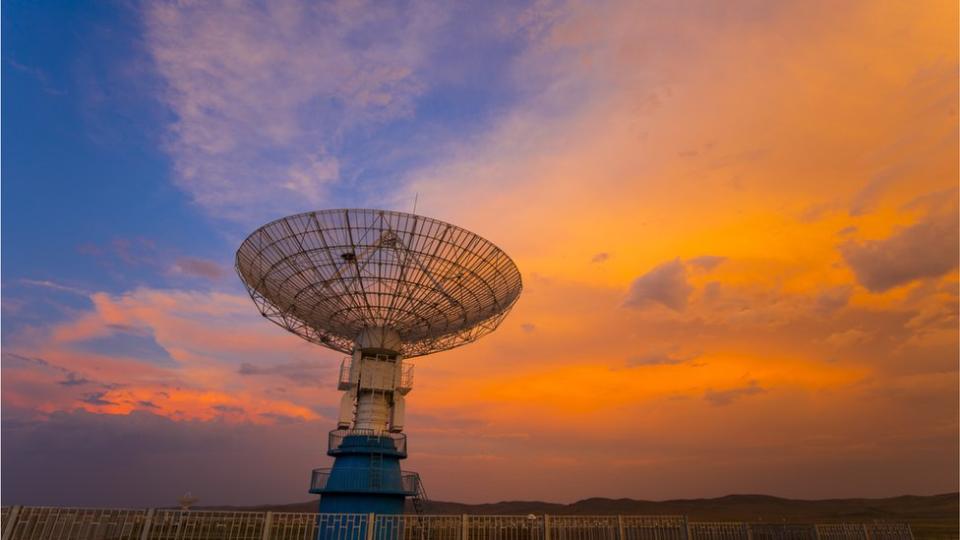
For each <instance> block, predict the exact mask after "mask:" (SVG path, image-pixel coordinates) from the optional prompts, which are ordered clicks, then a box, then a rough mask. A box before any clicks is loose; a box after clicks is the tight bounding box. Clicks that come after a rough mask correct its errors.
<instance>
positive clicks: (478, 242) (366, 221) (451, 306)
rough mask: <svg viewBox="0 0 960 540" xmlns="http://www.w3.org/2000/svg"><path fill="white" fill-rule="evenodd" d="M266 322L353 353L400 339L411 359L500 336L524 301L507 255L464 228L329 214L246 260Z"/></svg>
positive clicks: (269, 235)
mask: <svg viewBox="0 0 960 540" xmlns="http://www.w3.org/2000/svg"><path fill="white" fill-rule="evenodd" d="M236 266H237V272H238V273H239V274H240V277H241V278H242V280H243V282H244V284H245V285H246V287H247V291H248V292H249V293H250V296H251V297H252V298H253V300H254V302H255V303H256V305H257V307H258V309H259V310H260V312H261V313H262V314H263V315H264V316H265V317H267V318H268V319H270V320H271V321H273V322H274V323H276V324H278V325H280V326H282V327H283V328H285V329H287V330H289V331H290V332H293V333H294V334H297V335H298V336H300V337H302V338H304V339H306V340H308V341H311V342H313V343H317V344H319V345H323V346H325V347H329V348H331V349H335V350H338V351H341V352H345V353H352V352H353V350H354V348H355V345H356V339H357V336H358V335H360V332H361V331H363V330H364V329H365V328H389V329H391V330H392V331H394V332H396V333H397V334H398V335H399V338H400V340H401V342H402V346H401V350H400V351H399V352H400V353H402V354H403V356H404V357H407V358H410V357H414V356H421V355H425V354H430V353H434V352H438V351H443V350H446V349H451V348H454V347H457V346H460V345H463V344H466V343H470V342H472V341H475V340H476V339H478V338H480V337H482V336H484V335H486V334H488V333H490V332H492V331H493V330H494V329H496V327H497V325H499V324H500V321H501V320H502V319H503V318H504V317H505V316H506V314H507V313H508V312H509V311H510V308H511V307H512V306H513V304H514V302H516V300H517V298H518V297H519V296H520V291H521V288H522V283H521V278H520V272H519V271H518V270H517V267H516V265H515V264H514V263H513V261H512V260H511V259H510V257H508V256H507V255H506V254H505V253H504V252H503V251H502V250H500V248H498V247H497V246H495V245H493V244H492V243H491V242H489V241H487V240H485V239H483V238H481V237H480V236H478V235H476V234H474V233H472V232H470V231H468V230H466V229H463V228H460V227H457V226H456V225H451V224H449V223H445V222H443V221H439V220H436V219H431V218H427V217H423V216H418V215H415V214H407V213H403V212H392V211H386V210H367V209H362V210H360V209H358V210H346V209H344V210H324V211H317V212H307V213H303V214H297V215H293V216H289V217H285V218H282V219H278V220H276V221H273V222H271V223H268V224H266V225H264V226H263V227H261V228H260V229H258V230H256V231H255V232H254V233H253V234H251V235H250V236H249V237H248V238H247V239H246V240H245V241H244V242H243V244H242V245H241V246H240V249H239V250H238V251H237V259H236Z"/></svg>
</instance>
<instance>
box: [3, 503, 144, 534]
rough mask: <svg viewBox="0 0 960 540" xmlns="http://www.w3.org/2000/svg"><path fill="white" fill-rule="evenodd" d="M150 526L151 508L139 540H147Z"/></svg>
mask: <svg viewBox="0 0 960 540" xmlns="http://www.w3.org/2000/svg"><path fill="white" fill-rule="evenodd" d="M151 525H153V508H147V515H146V516H145V517H144V518H143V529H142V530H141V531H140V540H149V538H150V526H151ZM4 540H6V539H4Z"/></svg>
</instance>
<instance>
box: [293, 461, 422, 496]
mask: <svg viewBox="0 0 960 540" xmlns="http://www.w3.org/2000/svg"><path fill="white" fill-rule="evenodd" d="M337 473H338V474H337V475H336V476H337V478H336V481H335V483H334V484H331V483H330V480H331V478H333V477H334V469H332V468H329V467H324V468H321V469H314V470H313V473H312V474H311V475H310V492H311V493H321V492H323V491H327V490H328V489H331V488H332V489H336V490H338V491H341V490H342V491H370V492H376V493H382V492H393V493H404V494H407V495H414V494H416V493H417V490H418V488H419V484H420V475H419V474H417V473H415V472H411V471H399V472H398V471H384V470H381V471H380V472H379V474H378V475H376V476H374V475H371V474H370V469H362V468H346V467H345V468H343V469H337Z"/></svg>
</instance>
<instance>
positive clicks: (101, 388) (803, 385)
mask: <svg viewBox="0 0 960 540" xmlns="http://www.w3.org/2000/svg"><path fill="white" fill-rule="evenodd" d="M2 10H3V11H2V32H3V37H2V45H3V53H2V62H3V64H2V81H3V86H2V262H3V265H2V291H0V292H2V503H3V504H4V505H7V504H57V505H60V504H64V505H85V506H98V505H122V506H152V505H172V504H174V502H175V499H176V497H177V496H179V495H181V494H183V493H184V492H186V491H192V492H193V493H194V494H195V495H196V496H198V497H199V498H200V501H201V502H200V504H258V503H286V502H296V501H302V500H307V499H309V498H310V497H311V496H310V495H309V494H308V493H307V488H308V481H309V471H310V469H311V468H314V467H322V466H329V465H330V463H331V460H330V458H328V457H327V456H326V455H325V451H326V444H327V443H326V433H327V431H329V430H330V429H332V428H333V427H334V426H335V424H336V410H337V407H338V405H339V393H338V392H337V391H336V387H335V375H334V373H335V369H336V368H337V366H338V364H339V361H340V358H341V357H342V356H343V355H342V354H340V353H335V352H333V351H329V350H326V349H322V348H320V347H317V346H315V345H311V344H309V343H307V342H305V341H303V340H301V339H299V338H297V337H296V336H294V335H292V334H289V333H287V332H285V331H284V330H283V329H281V328H279V327H277V326H275V325H273V324H271V323H270V322H268V321H266V320H264V319H263V318H262V317H260V315H259V314H258V312H257V310H256V308H255V306H254V304H253V302H251V300H250V299H249V297H248V296H247V295H246V292H245V291H244V289H243V287H242V284H241V282H240V280H239V279H238V277H237V276H236V274H235V272H234V270H233V256H234V253H235V251H236V249H237V247H239V244H240V242H241V241H242V240H243V239H244V238H245V237H246V235H247V234H249V233H250V232H252V231H253V230H254V229H255V228H257V227H258V226H260V225H261V224H263V223H265V222H267V221H269V220H272V219H275V218H278V217H281V216H284V215H287V214H291V213H295V212H301V211H307V210H317V209H325V208H341V207H350V208H354V207H373V208H386V209H393V210H401V211H411V210H412V209H413V205H414V199H415V198H416V199H417V213H421V214H424V215H427V216H431V217H435V218H438V219H442V220H445V221H449V222H452V223H455V224H457V225H460V226H463V227H465V228H468V229H470V230H472V231H474V232H476V233H478V234H480V235H481V236H483V237H485V238H487V239H489V240H490V241H492V242H494V243H495V244H497V245H498V246H500V247H501V248H502V249H503V250H504V251H506V252H507V253H508V254H509V255H510V256H511V257H512V258H513V259H514V260H515V261H516V263H517V265H518V267H519V269H520V271H521V273H522V274H523V278H524V291H523V294H522V295H521V297H520V300H519V301H518V303H517V304H516V306H515V308H514V310H513V312H512V313H511V314H510V316H509V317H508V318H507V319H506V320H505V321H504V323H503V324H502V326H501V327H500V329H498V330H497V331H496V332H494V333H493V334H491V335H489V336H487V337H485V338H483V339H482V340H480V341H478V342H477V343H474V344H471V345H468V346H464V347H461V348H458V349H454V350H451V351H448V352H443V353H439V354H436V355H432V356H427V357H423V358H418V359H416V360H415V365H416V375H415V383H414V389H413V391H412V392H411V393H410V394H409V396H408V398H407V411H408V418H407V428H406V432H407V434H408V436H409V440H410V442H409V446H410V458H409V459H408V460H407V461H406V462H405V463H404V467H405V468H407V469H410V470H414V471H419V472H420V473H421V475H422V477H423V481H424V483H425V486H426V489H427V492H428V493H429V495H430V496H431V498H434V499H438V500H453V501H462V502H493V501H500V500H519V499H524V500H531V499H537V500H547V501H556V502H573V501H575V500H578V499H583V498H587V497H613V498H617V497H632V498H643V499H668V498H697V497H712V496H720V495H726V494H731V493H764V494H770V495H778V496H785V497H799V498H828V497H850V496H857V497H881V496H893V495H900V494H907V493H909V494H933V493H942V492H948V491H956V490H958V489H960V485H958V483H960V480H958V477H960V466H958V453H960V444H958V438H960V431H958V417H960V411H958V401H960V388H958V354H960V345H958V259H960V254H958V244H960V239H958V203H957V201H958V191H957V189H958V161H960V155H958V145H960V138H958V94H960V92H958V53H957V38H958V27H957V25H958V22H957V21H958V8H957V4H956V2H953V1H943V2H935V1H924V2H892V1H891V2H877V1H872V0H871V1H863V2H859V1H844V2H837V1H822V2H818V1H809V0H796V1H784V2H770V1H766V0H755V1H751V0H744V1H738V2H715V1H697V0H690V1H681V2H677V1H662V2H641V1H638V0H612V1H596V2H595V1H590V2H563V1H557V2H552V1H542V2H541V1H538V2H534V3H529V4H521V3H496V2H493V3H491V2H475V3H466V2H437V3H430V2H413V3H399V4H388V3H384V2H370V3H365V2H362V1H344V2H330V3H317V2H309V1H306V0H304V1H303V2H299V1H293V0H291V1H285V0H284V1H279V0H278V1H270V2H266V3H248V2H243V1H236V2H224V3H223V5H220V4H218V3H200V2H198V3H193V2H179V3H167V2H142V3H141V2H136V1H134V2H127V1H119V0H118V1H115V2H88V3H76V2H13V1H8V2H4V3H3V7H2Z"/></svg>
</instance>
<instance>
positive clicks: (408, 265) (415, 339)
mask: <svg viewBox="0 0 960 540" xmlns="http://www.w3.org/2000/svg"><path fill="white" fill-rule="evenodd" d="M236 268H237V273H238V274H239V275H240V279H241V280H242V281H243V283H244V285H245V286H246V287H247V291H248V292H249V293H250V297H251V298H252V299H253V301H254V303H255V304H256V305H257V308H258V309H259V310H260V313H261V314H263V316H264V317H266V318H267V319H269V320H271V321H273V322H274V323H276V324H278V325H280V326H282V327H283V328H285V329H287V330H289V331H290V332H293V333H294V334H296V335H298V336H300V337H301V338H303V339H306V340H307V341H310V342H313V343H316V344H318V345H322V346H324V347H328V348H330V349H333V350H336V351H340V352H343V353H346V354H348V355H350V356H348V357H346V358H344V359H343V361H342V362H341V364H340V372H339V379H338V385H337V387H338V389H339V390H342V391H343V392H344V394H343V397H342V399H341V401H340V412H339V417H338V421H337V428H336V429H335V430H333V431H331V432H330V436H329V440H328V444H329V446H328V449H327V454H328V455H330V456H333V457H334V458H335V461H334V465H333V467H332V468H330V469H315V470H314V471H313V475H312V478H311V484H310V492H311V493H319V494H320V495H321V498H320V512H324V513H327V512H330V513H333V512H349V513H370V512H373V513H378V514H399V513H402V512H403V506H404V500H405V498H406V497H408V496H409V497H413V501H414V504H415V505H416V506H417V509H418V511H419V509H420V506H419V502H420V501H421V499H422V498H423V497H424V496H425V495H424V491H423V488H422V485H421V483H420V477H419V475H417V474H416V473H413V472H402V471H401V470H400V460H401V459H404V458H406V457H407V438H406V435H404V434H403V426H404V411H405V406H404V396H405V395H406V394H407V393H409V392H410V390H411V388H412V383H413V366H412V365H411V364H409V363H408V362H406V361H405V359H408V358H412V357H416V356H422V355H426V354H431V353H435V352H439V351H444V350H447V349H452V348H454V347H459V346H460V345H465V344H467V343H471V342H473V341H475V340H477V339H479V338H480V337H482V336H484V335H486V334H488V333H490V332H492V331H493V330H495V329H496V328H497V326H498V325H499V324H500V322H501V321H502V320H503V318H504V317H506V315H507V313H508V312H509V311H510V309H511V308H512V307H513V304H514V303H515V302H516V301H517V298H519V296H520V291H521V289H522V283H521V278H520V272H519V271H518V270H517V267H516V265H515V264H514V263H513V261H512V260H511V259H510V257H508V256H507V255H506V254H505V253H504V252H503V251H502V250H500V249H499V248H498V247H497V246H495V245H493V244H492V243H491V242H489V241H487V240H485V239H483V238H481V237H480V236H478V235H476V234H474V233H472V232H470V231H467V230H465V229H462V228H460V227H457V226H455V225H451V224H449V223H444V222H442V221H439V220H436V219H431V218H427V217H423V216H419V215H415V214H407V213H403V212H393V211H386V210H323V211H317V212H307V213H303V214H297V215H293V216H288V217H285V218H282V219H278V220H276V221H273V222H270V223H268V224H266V225H264V226H263V227H261V228H259V229H257V230H256V231H254V232H253V234H251V235H250V236H249V237H248V238H247V239H246V240H245V241H244V242H243V244H241V245H240V249H239V250H237V258H236Z"/></svg>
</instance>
